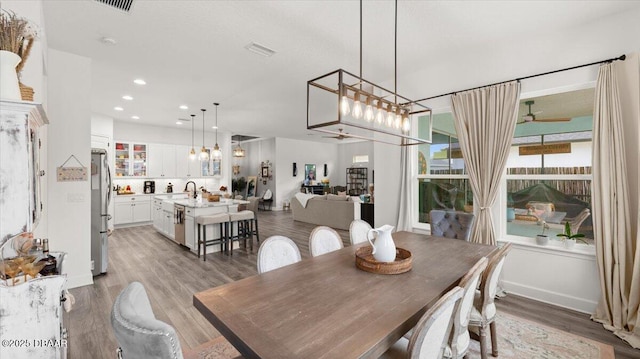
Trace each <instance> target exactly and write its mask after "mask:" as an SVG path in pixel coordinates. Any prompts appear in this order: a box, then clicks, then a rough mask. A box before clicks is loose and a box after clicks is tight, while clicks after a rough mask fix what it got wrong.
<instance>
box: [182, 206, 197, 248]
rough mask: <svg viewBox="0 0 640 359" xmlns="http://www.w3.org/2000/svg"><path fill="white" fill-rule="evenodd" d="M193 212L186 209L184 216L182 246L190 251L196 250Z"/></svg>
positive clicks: (191, 209)
mask: <svg viewBox="0 0 640 359" xmlns="http://www.w3.org/2000/svg"><path fill="white" fill-rule="evenodd" d="M194 212H195V210H194V209H193V208H189V207H187V208H186V209H185V216H184V240H185V242H184V245H185V246H187V247H188V248H189V249H190V250H192V251H197V250H198V242H197V241H198V240H197V238H198V237H197V235H198V234H197V233H195V230H194V229H195V228H196V227H197V226H196V224H195V223H196V222H195V217H194Z"/></svg>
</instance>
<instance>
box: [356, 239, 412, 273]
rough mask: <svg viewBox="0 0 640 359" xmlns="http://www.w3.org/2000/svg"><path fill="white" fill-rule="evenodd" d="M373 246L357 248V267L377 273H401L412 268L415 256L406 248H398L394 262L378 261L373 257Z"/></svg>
mask: <svg viewBox="0 0 640 359" xmlns="http://www.w3.org/2000/svg"><path fill="white" fill-rule="evenodd" d="M372 250H373V248H372V247H371V246H365V247H360V248H358V249H356V267H358V269H361V270H363V271H365V272H370V273H377V274H400V273H405V272H408V271H410V270H411V262H412V259H413V257H412V256H411V252H409V251H408V250H406V249H404V248H396V260H395V261H393V262H378V261H376V260H375V258H373V255H372V254H371V251H372Z"/></svg>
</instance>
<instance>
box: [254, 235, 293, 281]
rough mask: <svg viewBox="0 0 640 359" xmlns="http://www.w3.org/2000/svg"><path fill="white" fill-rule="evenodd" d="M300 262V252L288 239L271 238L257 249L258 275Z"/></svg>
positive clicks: (282, 237) (280, 237) (281, 237)
mask: <svg viewBox="0 0 640 359" xmlns="http://www.w3.org/2000/svg"><path fill="white" fill-rule="evenodd" d="M300 260H302V257H301V256H300V250H299V249H298V246H297V245H296V244H295V243H294V242H293V241H292V240H291V239H290V238H287V237H284V236H271V237H269V238H267V240H266V241H264V243H262V245H261V246H260V249H258V273H260V274H262V273H265V272H268V271H272V270H274V269H278V268H280V267H284V266H287V265H289V264H293V263H296V262H300Z"/></svg>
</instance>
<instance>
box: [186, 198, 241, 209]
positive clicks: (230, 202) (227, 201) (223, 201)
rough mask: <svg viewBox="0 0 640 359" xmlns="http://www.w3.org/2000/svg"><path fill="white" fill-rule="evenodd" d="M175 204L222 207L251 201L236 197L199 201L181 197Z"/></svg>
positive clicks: (194, 206) (195, 206)
mask: <svg viewBox="0 0 640 359" xmlns="http://www.w3.org/2000/svg"><path fill="white" fill-rule="evenodd" d="M173 203H175V204H179V205H183V206H185V207H191V208H209V207H221V206H233V205H238V204H248V203H249V201H244V200H235V199H221V200H220V202H208V201H203V202H201V203H198V202H197V201H194V200H192V199H179V200H175V201H173Z"/></svg>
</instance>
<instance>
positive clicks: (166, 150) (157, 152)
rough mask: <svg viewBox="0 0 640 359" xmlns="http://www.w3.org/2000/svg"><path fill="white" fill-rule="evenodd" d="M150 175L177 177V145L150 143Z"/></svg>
mask: <svg viewBox="0 0 640 359" xmlns="http://www.w3.org/2000/svg"><path fill="white" fill-rule="evenodd" d="M149 177H154V178H156V177H167V178H175V177H176V146H175V145H165V144H156V143H151V144H149Z"/></svg>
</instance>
